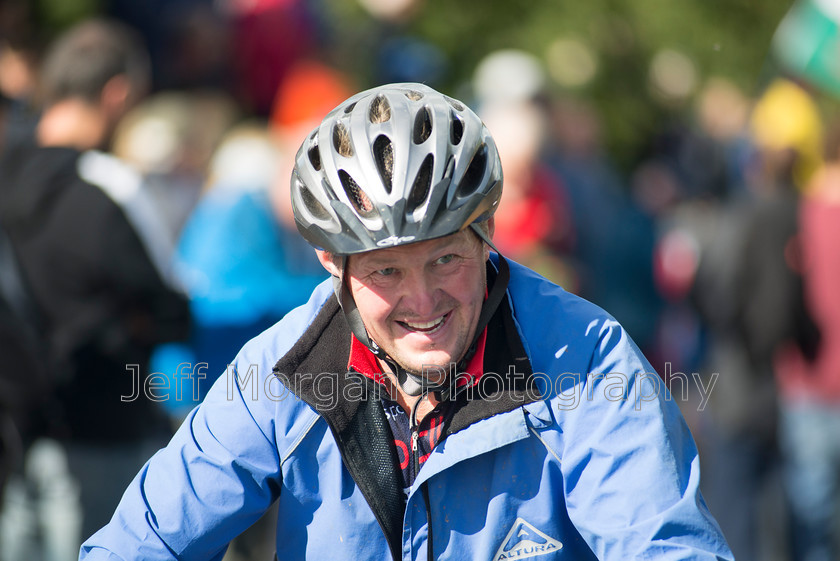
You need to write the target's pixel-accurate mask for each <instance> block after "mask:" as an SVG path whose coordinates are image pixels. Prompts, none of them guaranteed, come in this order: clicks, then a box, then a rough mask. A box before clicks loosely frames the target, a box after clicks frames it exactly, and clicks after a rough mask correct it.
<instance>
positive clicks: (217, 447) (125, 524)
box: [80, 372, 280, 560]
mask: <svg viewBox="0 0 840 561" xmlns="http://www.w3.org/2000/svg"><path fill="white" fill-rule="evenodd" d="M243 374H245V372H243ZM252 375H253V372H252ZM233 376H234V375H233V374H232V373H231V374H230V375H227V374H223V375H222V376H221V377H220V378H219V379H218V380H217V382H216V384H215V385H214V387H213V388H212V390H211V391H210V392H209V394H208V396H207V398H206V400H205V402H204V403H203V404H202V405H201V406H199V407H197V408H196V409H194V410H193V411H192V412H191V413H190V415H189V416H188V417H187V419H186V420H185V421H184V423H183V424H182V425H181V427H180V429H179V430H178V431H177V433H176V434H175V436H174V437H173V439H172V441H171V442H170V443H169V445H168V446H166V447H165V448H164V449H162V450H160V451H159V452H158V453H157V454H155V455H154V456H153V457H152V458H151V460H149V461H148V462H147V463H146V465H145V466H144V467H143V468H142V469H141V471H140V472H139V473H138V474H137V476H136V477H135V478H134V480H133V481H132V482H131V484H130V486H129V487H128V489H127V491H126V492H125V494H124V495H123V498H122V500H121V501H120V504H119V506H118V507H117V510H116V512H115V514H114V516H113V518H112V519H111V521H110V522H109V524H108V525H107V526H105V527H104V528H103V529H101V530H100V531H99V532H97V533H96V534H94V535H93V536H92V537H91V538H90V539H89V540H88V541H87V542H86V543H85V544H84V545H83V546H82V549H81V556H80V559H87V560H98V559H125V560H128V559H144V560H155V559H173V558H177V559H183V560H187V559H196V560H199V559H200V560H208V559H221V558H222V556H223V554H224V552H225V549H226V547H227V544H228V543H229V542H230V540H231V539H233V538H234V537H235V536H237V535H238V534H240V533H241V532H242V531H244V530H245V529H246V528H248V527H249V526H250V525H251V524H252V523H253V522H254V521H256V520H257V518H259V516H260V515H261V514H262V513H263V512H264V511H265V510H266V509H267V508H268V507H269V505H270V504H271V502H272V501H273V500H274V499H275V498H276V497H277V495H278V492H279V484H280V476H279V472H280V470H279V459H278V454H277V448H276V444H275V442H274V431H273V429H272V425H273V421H272V418H273V415H272V411H273V407H271V406H269V405H268V404H264V403H263V402H264V401H266V400H265V396H258V399H257V400H256V401H255V400H253V399H252V396H251V395H249V392H245V393H243V391H242V389H241V388H240V383H237V382H235V381H234V380H233ZM246 379H247V377H246ZM250 384H259V380H250V381H249V382H246V383H245V384H243V385H244V386H245V387H246V388H247V387H248V386H250ZM261 400H262V402H261ZM271 405H274V404H271Z"/></svg>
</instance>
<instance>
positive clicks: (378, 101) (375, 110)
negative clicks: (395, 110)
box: [368, 95, 391, 125]
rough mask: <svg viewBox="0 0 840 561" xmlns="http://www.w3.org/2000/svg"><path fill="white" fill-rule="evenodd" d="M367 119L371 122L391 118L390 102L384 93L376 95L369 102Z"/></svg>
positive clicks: (379, 121)
mask: <svg viewBox="0 0 840 561" xmlns="http://www.w3.org/2000/svg"><path fill="white" fill-rule="evenodd" d="M368 119H370V122H371V124H374V125H377V124H379V123H386V122H388V121H389V120H390V119H391V104H390V103H388V99H387V98H386V97H385V96H384V95H378V96H376V97H375V98H374V100H373V102H372V103H371V104H370V111H369V112H368Z"/></svg>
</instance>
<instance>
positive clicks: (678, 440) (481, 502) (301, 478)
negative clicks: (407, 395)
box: [81, 264, 732, 561]
mask: <svg viewBox="0 0 840 561" xmlns="http://www.w3.org/2000/svg"><path fill="white" fill-rule="evenodd" d="M503 307H504V308H505V309H506V310H508V316H506V317H507V319H506V320H505V321H504V322H502V323H505V325H507V328H506V329H509V330H513V333H512V334H513V337H510V335H511V332H510V331H509V332H508V333H507V335H508V337H507V338H508V339H517V340H516V341H514V344H513V345H512V347H511V348H512V350H511V353H512V354H513V355H516V354H517V350H521V351H524V353H526V354H527V360H525V361H524V362H520V363H517V365H515V366H514V370H518V369H520V368H521V369H522V370H524V371H527V370H529V369H530V372H532V374H531V375H530V376H529V377H528V381H529V383H528V385H527V386H526V387H525V390H523V389H522V388H523V386H521V385H520V386H517V387H516V388H513V389H511V388H506V389H503V390H500V391H499V392H496V393H493V394H492V395H488V396H484V398H483V399H475V400H473V401H471V402H469V404H468V405H467V406H465V407H464V408H463V409H462V410H461V411H463V412H464V413H463V414H461V415H458V414H456V416H455V417H454V418H453V420H452V423H453V425H455V426H456V430H453V431H452V432H451V434H449V435H448V436H447V437H446V439H445V440H443V442H441V443H440V444H438V445H437V447H436V448H435V449H434V451H433V452H432V454H431V456H430V457H429V458H428V460H427V461H426V463H425V464H424V465H423V467H422V469H421V471H420V473H419V474H418V477H417V479H416V481H415V482H414V484H413V485H412V487H411V489H410V494H409V496H408V499H407V503H406V505H405V511H404V515H403V512H402V511H401V510H399V511H398V512H399V514H395V511H394V507H393V505H392V504H390V503H389V502H388V500H387V497H386V496H385V495H387V493H386V492H384V491H381V490H382V489H387V485H388V484H387V481H386V482H385V483H383V481H382V478H381V477H380V475H379V474H377V473H374V472H375V471H376V470H370V469H367V468H365V467H364V466H365V465H369V464H366V463H365V462H369V461H370V458H371V457H376V456H377V455H381V454H382V453H383V452H382V449H383V448H384V447H383V446H381V445H378V444H377V439H375V438H371V437H370V435H371V434H372V433H375V432H376V430H377V421H376V418H375V415H374V417H371V416H370V415H368V414H367V413H365V411H367V410H369V409H370V410H372V409H371V408H367V407H366V406H365V405H364V404H365V403H366V402H364V401H363V400H362V399H361V398H360V397H359V396H360V395H362V394H364V391H366V390H364V388H365V387H368V386H365V384H363V383H362V384H359V383H355V382H352V383H351V382H348V383H344V382H342V378H348V377H349V378H352V377H353V376H352V375H349V376H347V375H343V374H342V375H340V376H335V374H333V375H329V374H323V375H322V374H320V373H318V372H317V371H314V370H311V369H310V370H307V369H308V368H310V367H312V366H313V365H317V364H319V363H318V360H319V357H323V355H325V354H327V355H328V354H330V353H324V352H323V350H324V349H329V348H335V349H337V348H338V346H340V343H338V346H337V342H340V341H341V340H342V339H347V338H348V336H347V334H346V325H345V326H344V327H342V326H341V325H340V324H341V321H343V317H342V315H341V314H340V313H336V312H337V310H338V306H337V305H336V304H335V299H334V297H332V288H331V285H330V284H328V283H325V284H323V285H321V286H320V287H319V288H318V289H316V290H315V292H314V293H313V295H312V298H311V299H310V300H309V302H308V303H307V304H306V305H304V306H302V307H300V308H298V309H296V310H294V311H293V312H292V313H290V314H289V315H288V316H287V317H285V318H284V319H283V320H282V321H281V322H279V323H278V324H277V325H275V326H274V327H272V328H271V329H269V330H268V331H266V332H264V333H263V334H261V335H260V336H258V337H257V338H255V339H253V340H252V341H250V342H249V343H248V344H247V345H246V346H245V347H244V348H243V349H242V351H241V352H240V353H239V355H238V356H237V359H236V365H237V372H238V376H234V375H231V376H225V375H223V376H222V377H221V378H220V379H219V380H218V381H217V382H216V384H215V386H214V387H213V388H212V390H211V391H210V393H209V395H208V396H207V399H206V400H205V402H204V403H203V404H202V405H201V406H199V407H198V408H196V409H195V410H194V411H193V412H192V413H191V414H190V416H189V417H188V418H187V420H186V422H185V423H184V424H183V426H182V427H181V428H180V429H179V431H178V432H177V434H176V435H175V437H174V438H173V440H172V442H171V443H170V444H169V446H167V447H166V448H165V449H163V450H161V451H160V452H158V453H157V454H156V455H155V456H154V457H153V458H152V459H151V460H150V461H149V462H148V463H147V464H146V466H145V467H144V468H143V469H142V470H141V472H140V473H139V474H138V475H137V477H136V478H135V480H134V481H133V482H132V484H131V486H130V487H129V489H128V490H127V492H126V494H125V496H124V497H123V499H122V501H121V503H120V505H119V507H118V509H117V511H116V513H115V515H114V517H113V519H112V520H111V522H110V523H109V525H108V526H106V527H105V528H103V529H102V530H100V531H99V532H98V533H97V534H95V535H94V536H92V537H91V538H90V539H89V540H88V541H87V542H86V543H85V544H84V545H83V546H82V554H81V558H82V559H87V560H96V559H126V560H127V559H173V558H176V559H202V560H205V559H221V557H222V555H223V553H224V550H225V547H226V545H227V543H228V542H229V541H230V540H231V539H232V538H234V537H235V536H236V535H237V534H239V533H240V532H242V531H243V530H245V529H246V528H247V527H248V526H249V525H250V524H251V523H253V522H254V521H255V520H256V519H257V518H258V517H259V516H260V515H261V514H262V513H263V512H264V511H265V510H266V509H267V508H268V507H269V505H270V504H271V503H272V502H273V501H275V500H277V501H279V520H278V523H277V540H276V545H277V556H278V558H279V559H339V560H340V559H348V560H354V561H356V560H360V559H371V560H374V559H375V560H382V561H385V560H388V559H391V558H392V557H399V558H401V559H405V560H415V559H428V558H429V555H430V552H431V556H432V557H434V558H436V559H481V560H488V561H497V560H500V559H524V558H531V557H540V558H541V560H540V561H542V559H544V560H545V561H549V560H550V559H576V560H580V559H595V558H597V559H615V560H622V561H624V560H627V559H654V558H655V559H661V560H668V559H731V558H732V554H731V553H730V551H729V549H728V547H727V545H726V542H725V540H724V538H723V536H722V534H721V532H720V529H719V528H718V526H717V523H716V522H715V521H714V519H713V518H712V516H711V515H710V514H709V512H708V510H707V508H706V506H705V503H704V502H703V499H702V497H701V496H700V492H699V490H698V486H699V480H700V470H699V460H698V456H697V450H696V448H695V445H694V442H693V441H692V438H691V435H690V434H689V431H688V428H687V427H686V424H685V422H684V420H683V418H682V416H681V414H680V412H679V409H678V407H677V405H676V403H675V402H674V400H673V398H672V397H671V396H670V394H669V393H668V392H667V391H666V390H665V389H664V388H663V387H662V386H661V384H659V383H658V380H659V378H658V377H657V376H656V375H654V374H653V369H652V368H651V366H650V365H649V363H648V362H647V361H646V360H645V359H644V357H643V356H642V355H641V353H640V352H639V350H638V348H637V347H636V346H635V344H634V343H633V342H632V341H631V340H630V338H629V337H628V335H627V333H626V332H625V331H624V330H623V329H622V328H621V326H620V325H618V324H617V323H616V322H615V320H614V319H612V318H611V317H610V316H609V315H608V314H606V313H605V312H603V311H602V310H600V309H599V308H597V307H596V306H594V305H592V304H590V303H588V302H586V301H584V300H581V299H580V298H577V297H575V296H573V295H571V294H569V293H567V292H565V291H563V290H562V289H561V288H559V287H557V286H555V285H552V284H551V283H549V282H548V281H546V280H545V279H543V278H541V277H539V276H537V275H536V274H534V273H532V272H531V271H529V270H528V269H525V268H523V267H521V266H518V265H515V264H511V280H510V284H509V288H508V299H507V302H506V303H505V305H504V306H503ZM337 318H338V319H337ZM489 329H490V327H488V330H489ZM488 333H489V331H488ZM489 338H490V335H489V334H488V341H489ZM347 343H348V346H349V341H348V342H347ZM488 349H495V347H494V346H491V345H490V344H489V343H488ZM333 354H337V355H340V354H341V353H339V352H338V351H337V350H336V351H335V353H333ZM344 356H345V357H346V354H345V355H344ZM486 356H487V355H485V357H486ZM278 359H280V360H279V361H278ZM342 360H344V359H342ZM313 361H314V362H313ZM485 366H487V361H486V360H485ZM289 367H295V368H298V369H299V371H298V372H291V373H290V372H288V371H286V372H284V369H286V368H289ZM273 371H274V372H273ZM499 374H502V373H499ZM515 378H516V379H517V380H518V379H519V378H518V377H516V376H515ZM281 380H282V381H281ZM360 388H362V390H360ZM336 394H341V395H343V397H341V398H336ZM370 402H371V403H372V402H373V400H371V401H370ZM360 403H361V405H359V404H360ZM373 409H375V408H373ZM380 409H381V408H380ZM365 415H368V416H367V417H365ZM358 418H367V419H368V420H367V421H365V422H364V423H361V424H359V423H358V422H355V420H356V419H358ZM370 419H373V420H372V421H371V420H370ZM379 440H382V439H379ZM360 466H361V467H360ZM351 474H352V476H351ZM385 479H386V480H387V477H386V478H385ZM430 528H431V531H430ZM430 534H431V536H432V538H431V542H429V536H430Z"/></svg>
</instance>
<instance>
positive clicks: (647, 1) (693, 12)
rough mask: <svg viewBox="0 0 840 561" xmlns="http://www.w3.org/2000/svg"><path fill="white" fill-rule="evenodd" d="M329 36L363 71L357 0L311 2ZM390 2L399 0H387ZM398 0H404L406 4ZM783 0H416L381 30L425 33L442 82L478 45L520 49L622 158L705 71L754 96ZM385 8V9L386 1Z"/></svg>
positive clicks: (366, 60) (634, 152)
mask: <svg viewBox="0 0 840 561" xmlns="http://www.w3.org/2000/svg"><path fill="white" fill-rule="evenodd" d="M322 1H323V2H324V3H325V4H326V5H329V8H330V9H329V12H330V13H332V14H333V17H334V21H333V31H334V33H335V37H334V38H333V41H334V42H335V44H336V45H344V46H348V45H352V46H353V48H349V49H348V48H345V49H344V50H343V51H342V52H341V55H340V58H341V63H342V66H343V67H344V68H352V69H353V73H354V74H355V75H358V76H368V77H370V78H373V77H372V73H373V70H372V66H373V62H374V60H376V59H375V56H374V55H373V54H372V53H369V55H368V56H365V50H364V49H365V46H366V45H371V44H372V41H371V37H372V36H373V35H375V34H376V31H375V29H376V24H375V23H374V22H373V21H372V20H371V15H370V13H369V12H368V11H366V10H365V9H363V7H362V6H361V5H360V3H357V2H347V1H346V0H322ZM389 4H391V5H396V4H400V3H399V2H390V3H389ZM402 4H408V3H406V2H404V3H402ZM791 5H792V2H791V1H790V0H761V1H759V0H680V1H676V2H675V1H665V0H592V1H590V2H558V1H557V0H462V1H458V2H451V1H446V0H425V1H424V2H422V3H415V4H413V5H412V7H411V8H410V9H408V10H409V11H408V12H407V13H399V14H398V15H396V16H391V20H390V22H389V24H390V25H389V26H390V28H391V29H392V30H393V28H395V27H396V28H399V29H400V32H401V33H402V34H404V35H408V36H412V37H415V38H417V39H419V40H423V41H427V42H428V43H430V44H432V45H435V46H436V47H437V48H439V49H440V51H441V53H442V54H443V56H444V57H445V59H446V71H445V74H444V75H443V76H441V79H440V83H439V84H438V85H439V86H441V87H444V88H447V89H449V90H450V91H455V92H458V91H465V89H466V88H465V87H464V84H463V80H464V79H465V78H467V77H469V76H471V75H472V72H473V69H474V68H475V67H476V65H477V64H478V63H479V61H480V60H481V59H482V58H483V57H484V56H486V55H487V54H488V53H490V52H492V51H495V50H498V49H510V48H516V49H522V50H524V51H527V52H530V53H532V54H534V55H535V56H537V57H539V58H541V59H543V60H544V61H545V63H546V64H547V67H548V70H549V74H550V77H551V87H552V88H554V89H556V90H560V91H568V92H569V93H572V94H576V95H580V96H584V97H586V98H588V99H590V100H592V101H594V102H595V103H596V105H597V108H598V110H599V111H600V113H601V115H602V118H603V121H604V129H605V131H606V144H607V146H608V148H609V151H610V152H611V153H612V154H613V156H614V158H615V159H616V161H617V163H619V165H621V166H622V167H627V166H630V165H632V163H633V162H634V161H635V160H636V159H637V156H638V155H639V152H640V151H641V150H643V149H644V143H645V142H646V140H647V139H649V138H650V137H651V136H652V135H653V134H655V133H656V132H657V128H658V127H661V126H662V125H663V123H667V122H668V121H669V116H671V115H673V114H675V113H680V112H681V111H682V110H684V109H686V105H687V103H688V102H689V101H690V100H691V97H692V94H694V93H695V92H696V91H697V90H698V89H699V88H700V87H701V85H702V84H703V82H704V81H705V80H706V79H707V78H708V77H710V76H719V77H724V78H727V79H729V80H731V81H732V82H733V83H734V84H736V85H737V86H739V87H740V88H741V89H742V90H743V91H744V92H746V93H747V94H756V93H757V92H758V91H759V90H760V89H761V88H762V86H763V85H765V83H766V81H768V80H769V78H770V75H771V74H772V69H771V68H770V67H769V63H768V54H769V45H770V44H771V40H772V37H773V34H774V32H775V30H776V28H777V26H778V25H779V22H780V21H781V19H782V18H783V16H784V15H785V13H786V12H787V10H788V9H790V7H791ZM395 11H396V8H395Z"/></svg>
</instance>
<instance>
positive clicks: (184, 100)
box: [111, 90, 240, 260]
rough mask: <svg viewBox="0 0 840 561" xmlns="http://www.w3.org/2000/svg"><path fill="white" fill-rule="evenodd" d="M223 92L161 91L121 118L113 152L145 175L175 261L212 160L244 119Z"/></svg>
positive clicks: (143, 179) (145, 188)
mask: <svg viewBox="0 0 840 561" xmlns="http://www.w3.org/2000/svg"><path fill="white" fill-rule="evenodd" d="M239 113H240V109H239V107H238V106H237V105H236V103H235V101H234V100H233V99H232V98H231V97H230V96H228V95H227V94H224V93H222V92H219V91H215V90H202V91H160V92H156V93H153V94H152V95H150V96H148V97H146V98H145V99H143V100H142V101H141V102H140V103H139V104H138V105H137V106H135V107H133V108H131V110H130V111H128V112H127V113H126V115H125V116H124V117H123V118H122V119H120V122H119V124H118V125H117V128H116V130H115V131H114V135H113V139H112V143H111V144H112V151H113V153H114V155H115V156H117V157H118V158H119V159H120V160H121V161H123V162H125V163H126V164H128V165H129V166H131V167H132V168H134V170H135V171H136V172H137V173H138V174H139V175H140V180H141V183H142V184H141V189H140V190H142V191H144V192H145V193H147V196H148V198H149V200H150V202H151V204H152V206H153V207H154V209H155V214H156V215H157V216H158V217H160V220H159V223H160V224H159V229H160V233H161V234H162V235H163V236H164V237H165V238H166V240H167V243H168V244H169V246H170V251H169V254H168V256H167V259H170V260H171V258H172V251H174V246H175V243H176V242H177V240H178V237H179V236H180V234H181V229H182V228H183V226H184V223H185V222H186V220H187V217H188V216H189V215H190V213H191V212H192V210H193V208H194V207H195V205H196V203H197V202H198V199H199V197H200V196H201V192H202V189H203V187H204V185H206V183H207V180H208V179H207V170H208V166H209V165H210V160H211V158H212V156H213V154H214V152H215V151H216V149H217V148H218V147H219V144H220V142H221V141H222V139H223V137H224V135H225V134H226V133H227V131H228V130H229V129H230V128H231V127H232V126H233V124H234V123H235V122H236V120H237V119H238V117H239Z"/></svg>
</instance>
